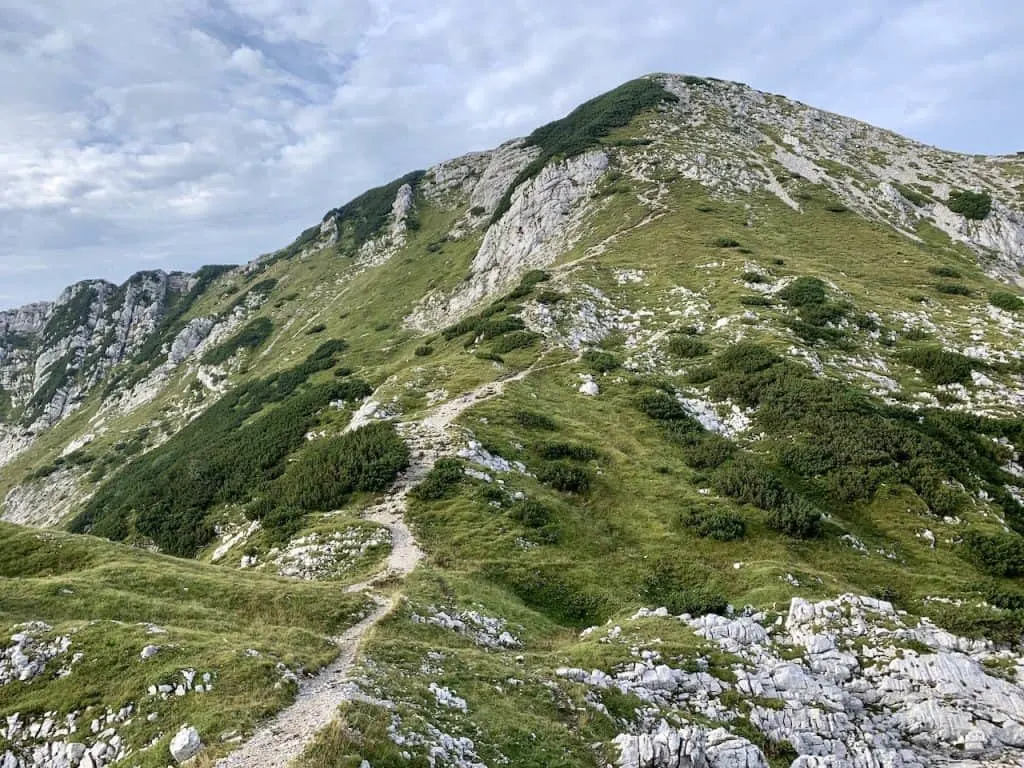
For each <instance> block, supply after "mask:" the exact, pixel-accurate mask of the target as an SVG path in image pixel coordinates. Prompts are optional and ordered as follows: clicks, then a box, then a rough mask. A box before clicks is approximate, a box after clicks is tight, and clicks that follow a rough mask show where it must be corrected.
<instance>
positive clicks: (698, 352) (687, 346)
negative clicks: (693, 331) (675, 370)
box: [668, 334, 711, 358]
mask: <svg viewBox="0 0 1024 768" xmlns="http://www.w3.org/2000/svg"><path fill="white" fill-rule="evenodd" d="M668 351H669V352H671V353H672V354H673V355H675V356H676V357H683V358H693V357H702V356H704V355H706V354H708V353H709V352H710V351H711V347H709V346H708V345H707V343H706V342H704V341H702V340H701V339H697V338H694V337H693V336H682V335H679V334H673V335H672V336H671V337H670V338H669V340H668Z"/></svg>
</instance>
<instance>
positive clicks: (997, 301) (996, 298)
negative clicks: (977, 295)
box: [988, 291, 1024, 312]
mask: <svg viewBox="0 0 1024 768" xmlns="http://www.w3.org/2000/svg"><path fill="white" fill-rule="evenodd" d="M988 303H989V304H991V305H992V306H993V307H998V308H999V309H1005V310H1006V311H1007V312H1019V311H1021V310H1022V309H1024V300H1021V298H1020V296H1018V295H1017V294H1015V293H1010V292H1009V291H994V292H993V293H990V294H989V296H988Z"/></svg>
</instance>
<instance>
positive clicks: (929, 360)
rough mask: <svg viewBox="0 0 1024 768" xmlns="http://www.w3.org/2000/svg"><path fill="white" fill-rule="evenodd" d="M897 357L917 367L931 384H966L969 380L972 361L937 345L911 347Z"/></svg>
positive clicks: (972, 366) (972, 365)
mask: <svg viewBox="0 0 1024 768" xmlns="http://www.w3.org/2000/svg"><path fill="white" fill-rule="evenodd" d="M899 358H900V359H901V360H902V361H903V362H904V363H906V364H907V365H909V366H912V367H914V368H917V369H918V370H919V371H920V372H921V376H922V377H924V379H925V381H928V382H929V383H931V384H936V385H941V384H967V383H968V382H970V381H971V370H972V369H973V368H974V363H973V361H972V360H971V359H970V358H969V357H965V356H964V355H961V354H960V353H958V352H947V351H946V350H944V349H943V348H942V347H940V346H938V345H927V346H918V347H913V348H912V349H908V350H905V351H903V352H901V353H900V355H899Z"/></svg>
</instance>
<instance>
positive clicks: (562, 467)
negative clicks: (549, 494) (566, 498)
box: [537, 461, 590, 494]
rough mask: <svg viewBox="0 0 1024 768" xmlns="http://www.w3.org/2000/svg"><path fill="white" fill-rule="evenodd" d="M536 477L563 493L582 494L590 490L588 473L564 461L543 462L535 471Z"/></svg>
mask: <svg viewBox="0 0 1024 768" xmlns="http://www.w3.org/2000/svg"><path fill="white" fill-rule="evenodd" d="M537 479H538V480H540V481H541V482H542V483H544V484H545V485H550V486H551V487H552V488H554V489H555V490H556V491H562V492H563V493H578V494H584V493H586V492H587V491H589V490H590V473H589V472H588V471H587V470H585V469H583V468H581V467H574V466H573V465H571V464H566V463H564V462H559V461H555V462H551V463H549V464H545V465H544V466H542V467H541V468H540V471H538V472H537Z"/></svg>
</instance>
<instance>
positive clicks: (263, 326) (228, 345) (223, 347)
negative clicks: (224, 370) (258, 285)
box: [202, 317, 274, 365]
mask: <svg viewBox="0 0 1024 768" xmlns="http://www.w3.org/2000/svg"><path fill="white" fill-rule="evenodd" d="M273 332H274V323H273V322H271V320H270V319H269V318H266V317H257V318H256V319H255V320H251V321H249V322H248V323H247V324H246V325H245V326H244V327H243V328H242V329H241V330H240V331H238V333H236V334H235V335H234V336H232V337H231V338H230V339H228V340H227V341H225V342H223V343H221V344H218V345H217V346H216V347H214V348H213V349H211V350H210V351H209V352H207V353H206V354H205V355H203V357H202V363H203V365H220V364H221V363H224V362H227V361H228V360H230V359H231V357H232V356H233V355H234V354H235V353H236V352H238V351H239V350H240V349H256V348H257V347H259V346H261V345H262V344H263V342H265V341H266V340H267V339H269V338H270V335H271V334H272V333H273Z"/></svg>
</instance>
